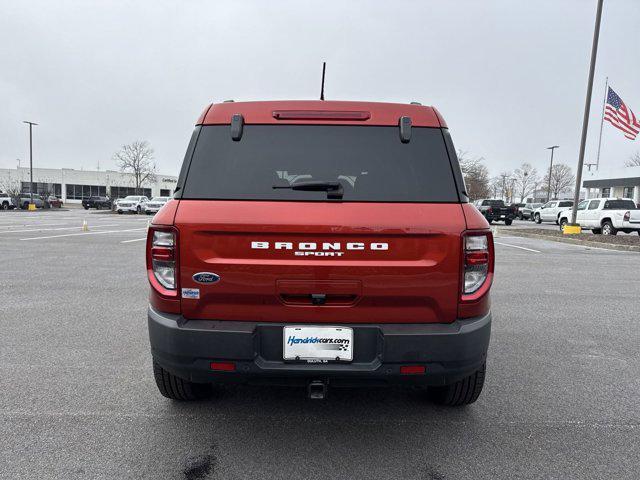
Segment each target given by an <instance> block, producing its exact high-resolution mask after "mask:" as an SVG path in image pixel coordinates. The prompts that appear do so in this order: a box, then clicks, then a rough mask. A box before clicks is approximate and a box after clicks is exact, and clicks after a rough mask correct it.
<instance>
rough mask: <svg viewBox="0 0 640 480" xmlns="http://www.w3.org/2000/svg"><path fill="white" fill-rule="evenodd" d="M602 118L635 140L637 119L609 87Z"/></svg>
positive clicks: (637, 125)
mask: <svg viewBox="0 0 640 480" xmlns="http://www.w3.org/2000/svg"><path fill="white" fill-rule="evenodd" d="M604 119H605V120H606V121H607V122H609V123H610V124H611V125H613V126H614V127H616V128H617V129H619V130H622V133H624V136H625V137H627V138H628V139H630V140H635V139H636V135H638V132H640V123H638V119H637V118H636V116H635V115H634V113H633V112H632V111H631V109H630V108H628V107H627V106H626V105H625V104H624V102H623V101H622V99H621V98H620V97H619V96H618V94H617V93H616V92H614V91H613V89H612V88H611V87H609V90H608V92H607V103H606V105H605V107H604Z"/></svg>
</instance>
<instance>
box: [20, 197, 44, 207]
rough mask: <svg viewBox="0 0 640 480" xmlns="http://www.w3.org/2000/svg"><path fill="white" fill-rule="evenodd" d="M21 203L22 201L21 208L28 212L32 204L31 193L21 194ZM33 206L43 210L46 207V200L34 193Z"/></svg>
mask: <svg viewBox="0 0 640 480" xmlns="http://www.w3.org/2000/svg"><path fill="white" fill-rule="evenodd" d="M19 201H20V208H22V209H24V210H26V209H27V208H29V204H30V203H31V194H29V193H21V194H20V200H19ZM33 204H34V205H35V206H36V208H43V207H44V199H43V198H42V196H40V195H38V194H36V193H34V194H33Z"/></svg>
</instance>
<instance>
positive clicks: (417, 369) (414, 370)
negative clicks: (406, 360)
mask: <svg viewBox="0 0 640 480" xmlns="http://www.w3.org/2000/svg"><path fill="white" fill-rule="evenodd" d="M426 371H427V369H426V368H425V366H424V365H402V366H401V367H400V375H424V373H425V372H426Z"/></svg>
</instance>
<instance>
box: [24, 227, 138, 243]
mask: <svg viewBox="0 0 640 480" xmlns="http://www.w3.org/2000/svg"><path fill="white" fill-rule="evenodd" d="M146 229H147V227H143V228H129V229H127V230H102V231H100V232H79V233H65V234H63V235H48V236H46V237H29V238H21V239H20V240H21V241H27V240H45V239H48V238H61V237H77V236H80V235H100V234H103V233H120V232H137V231H138V230H146Z"/></svg>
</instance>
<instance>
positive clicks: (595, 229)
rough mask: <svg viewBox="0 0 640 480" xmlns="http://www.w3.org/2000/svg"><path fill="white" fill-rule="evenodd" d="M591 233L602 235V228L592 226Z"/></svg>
mask: <svg viewBox="0 0 640 480" xmlns="http://www.w3.org/2000/svg"><path fill="white" fill-rule="evenodd" d="M591 233H593V234H594V235H600V234H601V233H602V229H601V228H592V229H591Z"/></svg>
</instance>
